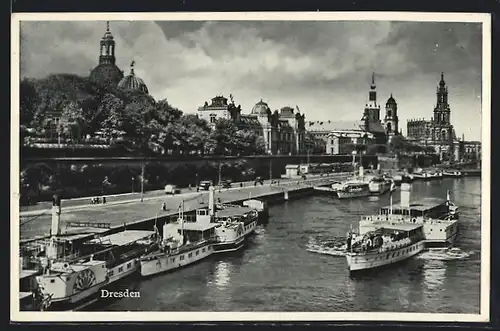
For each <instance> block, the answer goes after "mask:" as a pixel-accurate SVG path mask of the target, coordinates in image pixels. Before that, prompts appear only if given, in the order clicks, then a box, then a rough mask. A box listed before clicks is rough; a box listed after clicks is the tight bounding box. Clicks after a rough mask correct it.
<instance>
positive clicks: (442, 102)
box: [434, 73, 451, 126]
mask: <svg viewBox="0 0 500 331" xmlns="http://www.w3.org/2000/svg"><path fill="white" fill-rule="evenodd" d="M436 95H437V103H436V107H435V108H434V124H435V125H439V126H445V125H449V124H451V123H450V113H451V112H450V105H449V104H448V87H447V86H446V83H445V81H444V73H441V80H440V81H439V85H438V87H437V91H436Z"/></svg>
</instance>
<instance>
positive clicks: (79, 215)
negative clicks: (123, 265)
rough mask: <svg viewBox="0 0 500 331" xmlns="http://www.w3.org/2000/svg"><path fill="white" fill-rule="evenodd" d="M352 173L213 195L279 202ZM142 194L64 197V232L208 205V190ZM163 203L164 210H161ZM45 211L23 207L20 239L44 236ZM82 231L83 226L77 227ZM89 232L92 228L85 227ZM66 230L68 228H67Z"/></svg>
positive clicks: (125, 224)
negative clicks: (94, 199)
mask: <svg viewBox="0 0 500 331" xmlns="http://www.w3.org/2000/svg"><path fill="white" fill-rule="evenodd" d="M349 175H351V174H350V173H336V174H329V175H325V176H309V177H308V178H307V179H305V180H303V179H281V180H280V181H279V184H276V180H275V183H274V184H271V183H270V181H269V180H268V181H266V182H265V183H264V185H260V184H257V185H255V186H254V183H253V182H252V183H251V185H250V184H249V183H245V185H243V187H240V185H239V183H237V184H233V187H232V188H229V189H221V190H219V188H218V187H216V191H215V198H216V200H217V201H219V199H220V202H222V203H238V202H240V201H243V200H246V199H251V198H261V199H267V200H269V201H270V202H272V200H277V201H282V200H284V199H285V196H289V197H290V199H291V198H293V197H295V196H297V194H300V193H304V192H305V193H308V192H312V191H313V190H312V188H313V187H314V186H318V185H326V184H328V183H330V182H331V181H334V180H340V179H343V178H346V177H348V176H349ZM149 193H150V194H149V195H148V194H145V195H144V196H143V201H142V202H141V201H140V196H137V195H132V196H126V195H121V196H115V199H113V198H110V199H107V200H108V201H109V202H107V203H106V204H98V205H91V204H88V202H89V200H90V198H87V199H86V200H82V199H75V200H63V201H62V204H61V209H62V212H61V226H62V230H63V233H64V232H65V231H68V230H75V229H74V228H70V227H66V226H67V224H68V222H88V223H108V224H109V229H92V231H95V232H106V233H107V232H110V231H112V232H117V231H121V230H122V229H123V228H131V227H137V226H139V225H144V224H145V225H144V226H146V227H149V226H152V224H154V221H155V219H161V218H164V217H169V216H171V215H175V214H176V213H177V212H178V208H179V206H180V204H181V203H182V202H183V201H184V210H185V212H190V211H194V210H196V209H198V208H202V207H204V206H206V205H207V204H208V192H207V191H203V192H202V191H200V192H196V190H195V189H193V191H192V192H185V191H184V192H183V193H181V194H177V195H174V196H171V195H165V193H164V192H163V191H152V192H149ZM163 203H166V205H167V210H166V211H163V210H162V209H161V207H162V204H163ZM47 207H48V208H46V209H45V210H43V209H35V210H33V209H32V210H24V211H21V213H20V239H21V241H25V240H28V239H33V238H40V237H44V236H47V235H48V234H49V232H50V226H51V210H50V207H51V204H50V205H49V206H47ZM80 230H84V229H80ZM87 230H88V231H89V232H90V231H91V229H87ZM68 232H69V231H68Z"/></svg>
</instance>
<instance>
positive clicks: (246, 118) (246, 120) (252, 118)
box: [240, 115, 260, 126]
mask: <svg viewBox="0 0 500 331" xmlns="http://www.w3.org/2000/svg"><path fill="white" fill-rule="evenodd" d="M240 123H241V124H246V125H251V126H260V122H259V120H258V119H257V116H256V115H240Z"/></svg>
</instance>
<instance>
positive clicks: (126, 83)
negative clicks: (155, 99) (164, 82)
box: [118, 61, 149, 94]
mask: <svg viewBox="0 0 500 331" xmlns="http://www.w3.org/2000/svg"><path fill="white" fill-rule="evenodd" d="M118 88H119V89H121V90H126V91H141V92H144V93H146V94H148V93H149V91H148V87H147V86H146V84H145V83H144V81H143V80H142V79H141V78H139V77H137V76H136V75H135V73H134V61H132V63H131V64H130V74H128V75H127V76H125V77H123V78H122V79H121V80H120V82H119V83H118Z"/></svg>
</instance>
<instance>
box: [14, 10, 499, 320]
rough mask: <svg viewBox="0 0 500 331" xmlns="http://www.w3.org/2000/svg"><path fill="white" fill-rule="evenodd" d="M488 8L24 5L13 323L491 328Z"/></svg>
mask: <svg viewBox="0 0 500 331" xmlns="http://www.w3.org/2000/svg"><path fill="white" fill-rule="evenodd" d="M490 20H491V18H490V15H489V14H452V13H450V14H446V13H403V12H391V13H384V12H377V13H361V12H360V13H356V12H342V13H335V12H330V13H320V12H312V13H297V12H295V13H190V14H186V13H184V14H180V13H178V14H161V13H153V14H148V13H140V14H139V13H137V14H136V13H112V14H88V13H73V14H48V13H47V14H13V16H12V73H11V75H12V105H13V106H12V109H11V114H12V116H11V118H12V123H11V126H12V149H11V150H12V155H11V207H12V208H11V218H10V222H11V245H12V250H11V252H12V256H11V263H10V265H11V293H10V294H11V320H12V321H16V322H22V321H31V322H33V321H71V322H75V321H82V322H86V321H170V322H171V321H299V320H300V321H345V320H350V321H366V320H370V321H450V322H451V321H465V322H487V321H489V292H490V278H489V277H490V266H489V260H490V248H489V247H490V235H491V234H490V221H491V220H490V214H489V210H490V191H489V182H490V169H489V164H490V140H489V139H490V102H491V101H490V98H491V96H490V84H491V74H490V71H491V55H490V54H491V41H490V40H491V27H490V24H491V22H490ZM483 161H484V162H483ZM124 312H126V313H124Z"/></svg>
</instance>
